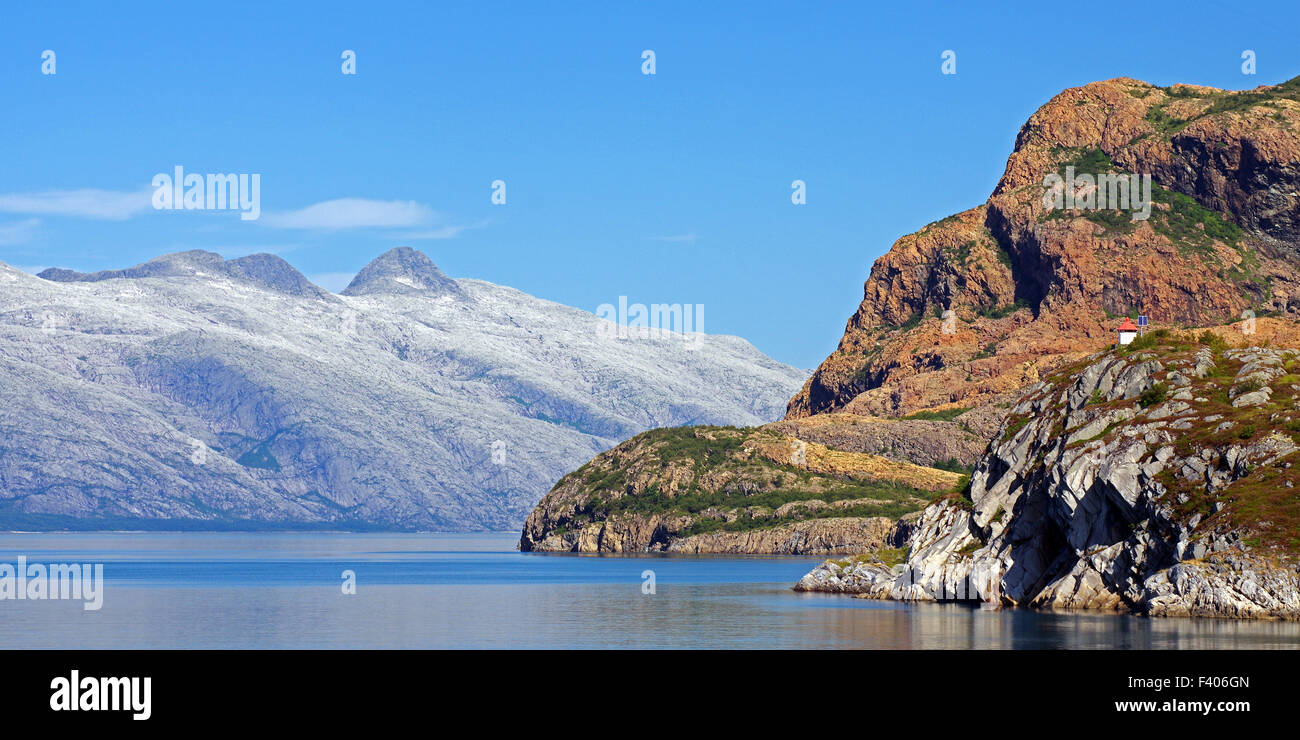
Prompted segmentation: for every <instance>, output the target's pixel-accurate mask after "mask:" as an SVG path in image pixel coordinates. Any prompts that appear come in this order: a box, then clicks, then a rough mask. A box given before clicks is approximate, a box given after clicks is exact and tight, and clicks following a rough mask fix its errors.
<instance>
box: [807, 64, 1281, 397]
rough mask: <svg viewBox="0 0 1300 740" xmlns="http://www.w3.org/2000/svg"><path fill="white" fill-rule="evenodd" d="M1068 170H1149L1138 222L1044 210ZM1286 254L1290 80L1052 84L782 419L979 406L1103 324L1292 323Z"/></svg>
mask: <svg viewBox="0 0 1300 740" xmlns="http://www.w3.org/2000/svg"><path fill="white" fill-rule="evenodd" d="M1067 164H1072V165H1077V167H1076V172H1077V173H1080V174H1082V173H1088V174H1101V173H1103V172H1114V173H1138V174H1150V175H1151V176H1152V180H1153V182H1154V184H1155V186H1156V188H1155V192H1154V196H1155V197H1154V200H1155V201H1156V202H1155V203H1154V207H1153V211H1152V214H1151V217H1150V218H1149V219H1148V220H1146V221H1131V220H1130V219H1129V218H1128V217H1127V214H1122V213H1121V214H1116V213H1115V212H1109V213H1107V212H1099V211H1093V212H1089V211H1083V210H1072V211H1065V210H1055V211H1049V209H1048V208H1047V206H1046V205H1045V204H1044V202H1043V194H1044V191H1045V188H1044V187H1043V182H1044V178H1045V177H1046V176H1047V175H1049V174H1051V173H1053V172H1060V171H1062V170H1063V168H1064V166H1065V165H1067ZM1080 192H1081V193H1082V192H1083V191H1080ZM1298 245H1300V79H1297V80H1292V81H1291V82H1288V83H1285V84H1284V85H1279V86H1274V87H1265V88H1259V89H1257V90H1255V91H1249V92H1225V91H1221V90H1214V89H1212V88H1202V87H1193V86H1186V85H1176V86H1173V87H1170V88H1159V87H1155V86H1152V85H1149V84H1147V83H1144V82H1139V81H1136V80H1130V79H1116V80H1109V81H1106V82H1097V83H1093V84H1090V85H1086V86H1084V87H1080V88H1073V89H1070V90H1066V91H1064V92H1062V93H1061V94H1060V95H1058V96H1056V97H1055V98H1053V99H1052V100H1051V101H1050V102H1048V103H1047V104H1046V105H1044V106H1043V107H1042V108H1041V109H1039V110H1038V111H1037V112H1036V113H1034V115H1033V116H1031V117H1030V119H1029V121H1028V122H1027V123H1026V124H1025V125H1024V127H1023V128H1022V129H1021V131H1020V133H1019V135H1018V136H1017V139H1016V145H1015V149H1014V151H1013V152H1012V154H1011V156H1010V157H1009V159H1008V161H1007V167H1006V170H1005V173H1004V174H1003V176H1002V179H1001V181H1000V182H999V183H998V185H997V188H996V189H995V190H994V192H993V194H992V196H991V197H990V198H989V200H988V201H987V202H986V203H985V204H983V205H981V206H979V207H977V208H973V209H971V210H969V211H965V212H963V213H960V214H957V215H955V216H952V217H949V218H947V219H944V220H942V221H939V222H936V223H933V224H930V225H929V226H926V227H925V228H923V229H922V230H920V231H919V232H917V233H915V234H911V235H908V236H905V237H903V238H902V239H899V240H898V241H897V242H896V243H895V244H894V245H893V247H891V249H890V251H889V252H888V253H887V254H885V255H884V256H882V257H881V258H880V259H879V260H877V261H876V263H875V264H874V265H873V267H872V269H871V274H870V277H869V278H868V280H867V282H866V285H865V288H864V298H863V301H862V304H861V305H860V306H859V308H858V311H857V312H856V313H855V314H854V315H853V317H852V318H850V319H849V322H848V325H847V327H846V329H845V333H844V336H843V338H842V339H841V341H840V344H839V347H838V348H837V349H836V350H835V352H834V353H832V354H831V356H830V357H828V358H827V359H826V360H825V361H824V362H823V363H822V365H821V366H820V367H819V368H818V369H817V371H816V372H815V373H814V374H813V376H812V377H811V378H810V379H809V380H808V382H807V383H806V384H805V386H804V388H803V389H802V390H801V391H800V392H799V393H798V394H797V395H796V396H795V397H794V398H793V399H792V400H791V402H790V405H789V409H788V412H787V418H790V419H797V418H802V417H806V416H810V415H813V414H823V413H827V412H834V411H848V412H852V413H856V414H864V415H883V416H898V415H903V414H908V413H911V412H914V411H917V410H920V409H943V408H952V407H966V406H980V405H986V404H990V403H994V402H996V401H998V400H1000V399H1005V398H1006V397H1007V394H1009V393H1013V392H1014V391H1016V390H1017V389H1019V388H1021V387H1023V386H1025V385H1027V384H1029V383H1032V382H1035V381H1037V380H1038V379H1039V377H1040V376H1041V375H1043V374H1044V373H1046V372H1048V371H1050V370H1051V369H1053V368H1055V367H1057V366H1059V365H1060V364H1061V363H1063V362H1066V361H1072V360H1075V359H1077V358H1079V357H1081V356H1083V355H1085V354H1087V353H1090V352H1093V351H1095V350H1097V349H1099V348H1101V347H1104V346H1105V345H1107V344H1109V343H1110V342H1112V341H1113V334H1112V332H1111V330H1112V328H1113V325H1114V324H1115V323H1116V321H1117V320H1116V319H1115V317H1116V316H1118V315H1123V314H1130V313H1135V312H1136V313H1144V314H1147V315H1149V316H1151V317H1152V320H1153V321H1154V322H1157V323H1165V324H1174V325H1192V326H1199V325H1208V324H1217V323H1222V322H1224V321H1227V320H1231V319H1234V318H1237V317H1239V316H1241V315H1242V312H1243V311H1245V310H1254V311H1257V312H1261V313H1262V312H1265V311H1276V312H1279V313H1288V312H1295V311H1296V310H1297V309H1300V273H1298V272H1297V270H1296V264H1297V263H1296V259H1297V258H1296V253H1297V249H1298V248H1300V246H1298ZM948 310H951V311H952V312H953V314H954V316H953V318H952V319H951V320H950V321H949V322H948V329H949V330H950V331H945V330H944V319H943V318H942V316H943V312H944V311H948Z"/></svg>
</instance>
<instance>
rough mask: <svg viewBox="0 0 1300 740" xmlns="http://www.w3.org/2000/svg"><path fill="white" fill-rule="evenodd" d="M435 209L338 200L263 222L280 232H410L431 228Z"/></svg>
mask: <svg viewBox="0 0 1300 740" xmlns="http://www.w3.org/2000/svg"><path fill="white" fill-rule="evenodd" d="M436 217H437V214H435V213H434V212H433V209H431V208H429V207H428V206H426V205H424V204H422V203H416V202H415V201H412V200H369V199H366V198H338V199H336V200H327V201H323V202H320V203H314V204H312V205H309V206H307V207H306V208H300V209H298V210H296V211H283V212H279V213H268V214H265V215H263V216H262V220H263V222H264V223H266V224H267V225H268V226H273V227H276V228H281V229H323V230H330V231H333V230H338V229H358V228H366V227H372V228H374V227H378V228H389V229H391V228H404V227H405V228H410V227H419V226H428V225H429V224H432V223H433V222H434V220H435V219H436Z"/></svg>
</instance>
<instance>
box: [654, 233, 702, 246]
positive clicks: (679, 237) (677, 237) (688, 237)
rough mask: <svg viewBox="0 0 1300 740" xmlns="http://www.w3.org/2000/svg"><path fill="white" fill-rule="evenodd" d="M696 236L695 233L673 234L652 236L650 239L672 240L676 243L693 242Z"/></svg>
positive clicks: (659, 240) (657, 240)
mask: <svg viewBox="0 0 1300 740" xmlns="http://www.w3.org/2000/svg"><path fill="white" fill-rule="evenodd" d="M697 238H698V237H696V236H695V234H674V235H673V236H652V237H650V239H651V241H656V242H673V243H678V244H694V243H695V240H696V239H697Z"/></svg>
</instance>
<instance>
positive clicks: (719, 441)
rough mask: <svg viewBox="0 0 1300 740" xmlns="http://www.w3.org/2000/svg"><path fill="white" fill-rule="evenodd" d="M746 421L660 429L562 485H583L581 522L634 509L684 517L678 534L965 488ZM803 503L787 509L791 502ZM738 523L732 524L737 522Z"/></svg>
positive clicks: (945, 476)
mask: <svg viewBox="0 0 1300 740" xmlns="http://www.w3.org/2000/svg"><path fill="white" fill-rule="evenodd" d="M792 443H793V440H792V439H791V438H789V437H783V436H781V435H778V434H775V433H772V432H769V431H766V430H762V429H742V428H736V427H680V428H671V429H655V430H652V431H650V432H646V433H644V434H641V435H638V436H637V437H634V438H632V439H631V440H628V441H627V442H625V443H623V444H621V445H619V446H618V447H617V448H615V449H614V450H611V451H610V452H608V453H605V454H604V455H601V456H600V457H597V458H596V459H595V460H593V461H591V462H590V463H588V464H587V465H584V466H583V467H582V468H579V469H578V470H577V471H575V472H573V473H570V474H569V475H568V476H565V478H563V479H561V480H560V482H559V483H557V484H556V489H560V488H562V487H568V486H575V487H576V495H575V499H576V510H575V516H574V517H573V524H572V525H571V526H581V525H583V524H585V523H587V522H591V521H599V520H605V519H608V518H610V517H614V516H618V515H627V514H632V515H635V514H680V515H686V516H690V517H691V518H692V523H691V524H689V525H688V526H686V527H685V528H683V529H682V530H680V531H678V532H677V535H678V536H687V535H691V534H700V533H704V532H714V531H727V532H737V531H745V530H750V529H757V528H765V527H774V526H779V525H783V524H789V523H792V522H796V521H802V520H807V519H814V518H825V517H846V516H853V517H870V516H883V517H891V518H893V517H899V516H902V515H904V514H907V513H910V512H914V511H918V510H920V509H921V508H923V507H924V505H925V504H926V503H927V502H928V501H929V500H931V499H933V498H935V496H936V494H940V495H941V494H943V493H946V492H948V491H951V490H953V489H959V488H960V487H961V486H962V485H964V483H965V480H964V476H961V475H959V474H956V473H952V472H949V471H942V470H937V469H934V468H926V467H921V466H916V465H909V464H906V463H898V462H894V461H890V460H887V459H885V458H882V457H878V456H875V455H866V454H861V453H851V452H841V451H837V450H830V449H828V448H825V447H822V446H821V445H816V444H813V443H806V446H805V447H804V457H805V459H806V463H804V464H795V459H794V458H793V457H792V456H791V455H792V451H793V450H792V446H791V445H792ZM804 502H824V503H825V504H828V506H824V507H823V506H820V505H818V504H816V503H812V504H808V505H796V506H793V507H790V510H788V511H785V512H782V513H777V509H778V508H780V507H781V506H783V505H786V504H792V503H795V504H801V503H804ZM728 520H729V521H728Z"/></svg>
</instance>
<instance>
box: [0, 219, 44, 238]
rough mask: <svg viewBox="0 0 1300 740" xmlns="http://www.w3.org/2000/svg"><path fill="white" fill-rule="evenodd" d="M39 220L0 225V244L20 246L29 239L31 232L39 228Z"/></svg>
mask: <svg viewBox="0 0 1300 740" xmlns="http://www.w3.org/2000/svg"><path fill="white" fill-rule="evenodd" d="M40 224H41V220H40V219H39V218H29V219H27V220H25V221H15V222H13V223H8V224H0V244H22V243H23V242H26V241H27V240H28V239H30V238H31V236H32V232H33V231H35V230H36V227H37V226H40Z"/></svg>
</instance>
